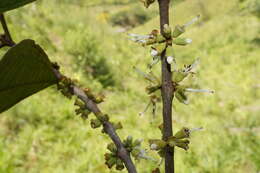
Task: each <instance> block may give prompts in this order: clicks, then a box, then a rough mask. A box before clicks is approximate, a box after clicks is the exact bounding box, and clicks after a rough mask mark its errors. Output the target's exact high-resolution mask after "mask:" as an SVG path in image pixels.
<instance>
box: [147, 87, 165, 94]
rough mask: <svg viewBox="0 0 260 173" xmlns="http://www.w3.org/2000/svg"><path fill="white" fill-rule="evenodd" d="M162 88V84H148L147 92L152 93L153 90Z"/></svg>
mask: <svg viewBox="0 0 260 173" xmlns="http://www.w3.org/2000/svg"><path fill="white" fill-rule="evenodd" d="M160 88H161V85H156V86H148V87H146V88H145V90H146V92H147V93H148V94H152V93H153V92H155V91H157V90H158V89H160Z"/></svg>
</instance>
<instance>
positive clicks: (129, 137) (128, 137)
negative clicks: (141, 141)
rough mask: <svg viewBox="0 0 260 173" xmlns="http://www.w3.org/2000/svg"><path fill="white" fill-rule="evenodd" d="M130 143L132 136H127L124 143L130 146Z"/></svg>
mask: <svg viewBox="0 0 260 173" xmlns="http://www.w3.org/2000/svg"><path fill="white" fill-rule="evenodd" d="M132 142H133V137H132V136H127V138H126V143H127V144H130V145H131V144H132Z"/></svg>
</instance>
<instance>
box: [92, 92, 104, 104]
mask: <svg viewBox="0 0 260 173" xmlns="http://www.w3.org/2000/svg"><path fill="white" fill-rule="evenodd" d="M104 100H105V96H104V95H103V94H100V95H98V96H96V97H94V100H93V101H94V102H95V103H97V104H99V103H102V102H104Z"/></svg>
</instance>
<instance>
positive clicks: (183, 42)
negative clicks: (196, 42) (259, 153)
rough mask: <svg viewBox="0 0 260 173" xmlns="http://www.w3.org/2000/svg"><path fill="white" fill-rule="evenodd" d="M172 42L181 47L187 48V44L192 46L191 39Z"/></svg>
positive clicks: (179, 39) (178, 39)
mask: <svg viewBox="0 0 260 173" xmlns="http://www.w3.org/2000/svg"><path fill="white" fill-rule="evenodd" d="M172 42H173V43H174V44H176V45H179V46H186V45H187V44H190V43H191V42H192V40H191V39H189V38H176V39H173V40H172Z"/></svg>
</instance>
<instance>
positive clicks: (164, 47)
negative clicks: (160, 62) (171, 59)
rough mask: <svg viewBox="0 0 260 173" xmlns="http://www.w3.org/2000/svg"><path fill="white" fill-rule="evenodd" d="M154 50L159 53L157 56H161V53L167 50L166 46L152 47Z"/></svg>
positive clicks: (157, 45) (162, 44)
mask: <svg viewBox="0 0 260 173" xmlns="http://www.w3.org/2000/svg"><path fill="white" fill-rule="evenodd" d="M152 49H155V50H156V51H157V52H158V53H157V55H161V53H162V52H163V51H164V50H165V49H166V44H165V43H161V44H156V45H154V46H153V47H152Z"/></svg>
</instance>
